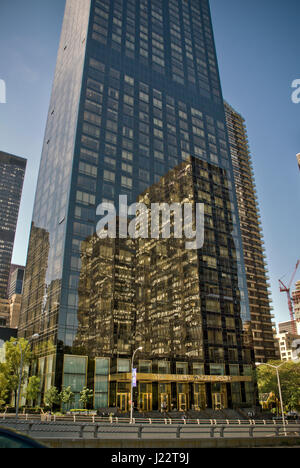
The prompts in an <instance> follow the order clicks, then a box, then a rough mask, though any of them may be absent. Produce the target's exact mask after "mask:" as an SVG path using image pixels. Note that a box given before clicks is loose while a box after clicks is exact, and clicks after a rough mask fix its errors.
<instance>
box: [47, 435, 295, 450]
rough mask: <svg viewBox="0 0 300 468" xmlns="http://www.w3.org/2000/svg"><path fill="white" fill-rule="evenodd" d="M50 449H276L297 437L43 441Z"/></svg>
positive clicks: (293, 445) (292, 443) (289, 444)
mask: <svg viewBox="0 0 300 468" xmlns="http://www.w3.org/2000/svg"><path fill="white" fill-rule="evenodd" d="M41 442H43V443H44V444H46V445H47V446H49V447H50V448H80V449H81V448H101V449H105V448H107V449H131V448H135V449H162V448H165V449H189V448H190V449H192V448H276V447H298V448H300V438H298V437H282V438H278V437H276V438H275V437H268V438H265V437H261V438H255V439H200V440H195V439H193V440H189V439H184V440H180V439H176V440H116V439H106V440H100V439H98V440H85V439H83V440H62V439H51V440H49V439H48V440H47V439H43V440H41Z"/></svg>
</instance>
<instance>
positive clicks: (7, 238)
mask: <svg viewBox="0 0 300 468" xmlns="http://www.w3.org/2000/svg"><path fill="white" fill-rule="evenodd" d="M26 163H27V161H26V159H23V158H20V157H18V156H14V155H11V154H8V153H4V152H2V151H0V298H2V299H6V298H7V294H8V291H7V288H8V282H9V273H10V264H11V257H12V252H13V246H14V240H15V233H16V226H17V221H18V214H19V207H20V201H21V195H22V189H23V181H24V176H25V170H26Z"/></svg>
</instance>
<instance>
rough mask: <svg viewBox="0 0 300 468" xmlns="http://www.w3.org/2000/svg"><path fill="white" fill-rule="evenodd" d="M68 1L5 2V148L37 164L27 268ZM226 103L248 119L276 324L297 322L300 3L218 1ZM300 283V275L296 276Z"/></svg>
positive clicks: (28, 192) (18, 252)
mask: <svg viewBox="0 0 300 468" xmlns="http://www.w3.org/2000/svg"><path fill="white" fill-rule="evenodd" d="M64 3H65V2H64V0H26V1H24V0H1V5H0V50H1V61H0V79H4V80H5V81H6V85H7V104H0V149H1V150H2V151H7V152H10V153H14V154H17V155H19V156H24V157H26V158H27V159H28V167H27V174H26V179H25V185H24V191H23V198H22V204H21V209H20V216H19V223H18V229H17V235H16V242H15V249H14V255H13V262H15V263H20V264H25V261H26V254H27V245H28V237H29V230H30V223H31V216H32V208H33V201H34V192H35V186H36V180H37V173H38V167H39V161H40V154H41V149H42V142H43V135H44V129H45V123H46V117H47V111H48V104H49V99H50V93H51V86H52V80H53V75H54V69H55V61H56V54H57V48H58V42H59V35H60V29H61V23H62V17H63V11H64ZM211 9H212V16H213V24H214V31H215V39H216V45H217V53H218V58H219V66H220V73H221V80H222V87H223V94H224V98H225V99H226V100H227V101H228V102H229V103H230V104H231V105H232V106H233V107H234V108H235V109H236V110H237V111H239V112H240V113H241V114H242V115H243V116H244V118H245V119H246V123H247V128H248V136H249V144H250V148H251V152H252V155H253V163H254V172H255V176H256V184H257V192H258V198H259V202H260V207H261V215H262V222H263V232H264V237H265V242H266V253H267V259H268V265H269V272H270V278H271V290H272V297H273V300H274V313H275V315H276V321H282V320H285V319H288V317H289V315H288V309H287V303H286V297H285V295H284V294H282V293H279V290H278V279H279V278H281V277H282V276H283V275H286V276H285V279H286V280H287V281H288V279H289V277H290V276H291V274H292V271H293V268H294V265H295V264H296V261H297V258H300V236H299V232H300V217H299V202H300V172H299V171H298V169H297V165H296V158H295V155H296V153H298V152H300V131H299V124H300V104H298V105H296V104H293V103H292V101H291V92H292V90H291V83H292V81H293V80H295V79H297V78H298V79H300V69H299V19H300V2H299V0H288V2H283V1H282V0H243V1H241V0H211ZM296 279H300V271H299V272H298V275H297V278H296Z"/></svg>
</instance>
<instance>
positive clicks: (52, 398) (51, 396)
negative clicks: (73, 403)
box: [44, 387, 60, 411]
mask: <svg viewBox="0 0 300 468" xmlns="http://www.w3.org/2000/svg"><path fill="white" fill-rule="evenodd" d="M44 402H45V404H46V406H49V408H50V409H51V411H52V409H53V406H54V405H58V404H59V403H60V395H59V393H58V390H57V388H56V387H50V388H49V390H47V391H46V393H45V396H44Z"/></svg>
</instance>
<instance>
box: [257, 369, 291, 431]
mask: <svg viewBox="0 0 300 468" xmlns="http://www.w3.org/2000/svg"><path fill="white" fill-rule="evenodd" d="M284 364H285V362H282V363H281V364H279V366H274V365H273V364H268V363H262V362H256V363H255V365H256V366H269V367H272V368H273V369H275V370H276V375H277V382H278V390H279V398H280V406H281V415H282V423H283V428H284V435H285V436H286V435H287V433H286V427H285V417H284V412H283V400H282V393H281V384H280V377H279V368H280V367H281V366H283V365H284Z"/></svg>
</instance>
